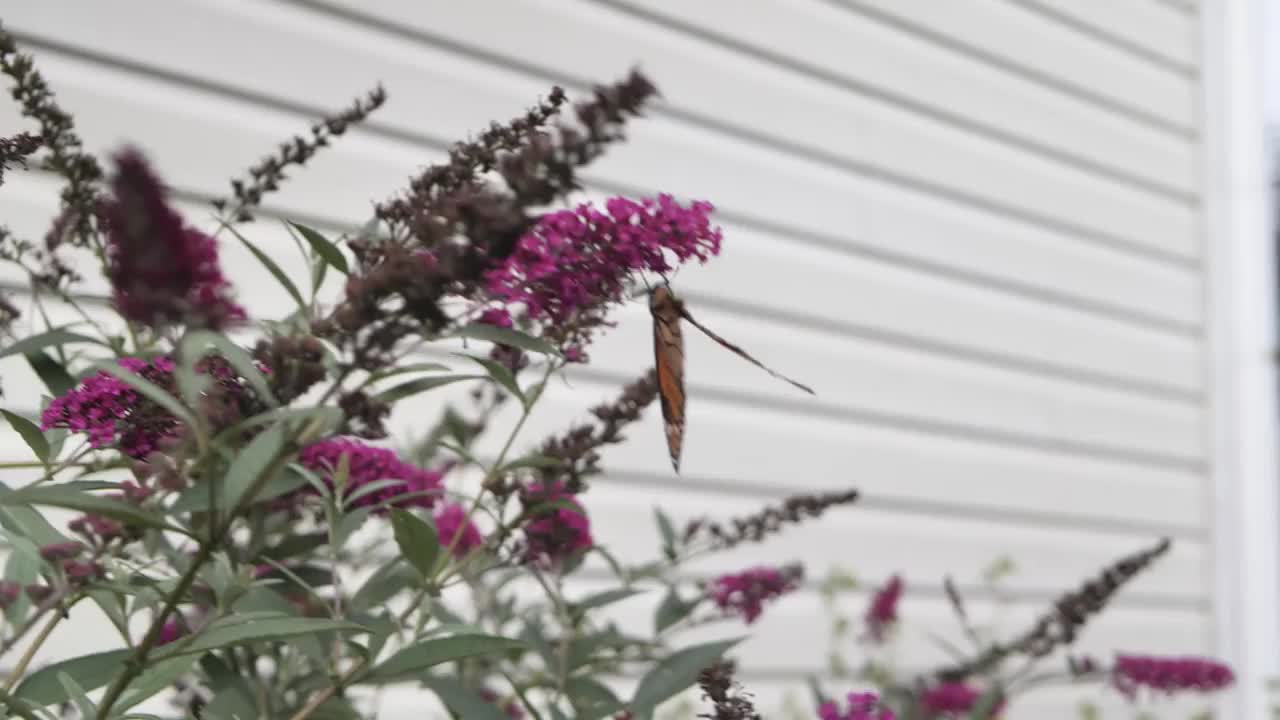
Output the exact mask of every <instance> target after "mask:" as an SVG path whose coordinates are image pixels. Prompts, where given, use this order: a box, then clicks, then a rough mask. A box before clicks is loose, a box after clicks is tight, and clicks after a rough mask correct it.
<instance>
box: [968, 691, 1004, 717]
mask: <svg viewBox="0 0 1280 720" xmlns="http://www.w3.org/2000/svg"><path fill="white" fill-rule="evenodd" d="M1002 699H1004V690H1003V688H1001V687H1000V685H999V683H995V684H992V686H991V687H989V688H987V690H986V692H984V693H982V696H981V697H979V698H978V702H976V703H974V705H973V710H971V711H970V712H969V720H990V718H991V716H992V714H993V711H994V710H995V709H996V706H997V705H999V704H1000V701H1001V700H1002Z"/></svg>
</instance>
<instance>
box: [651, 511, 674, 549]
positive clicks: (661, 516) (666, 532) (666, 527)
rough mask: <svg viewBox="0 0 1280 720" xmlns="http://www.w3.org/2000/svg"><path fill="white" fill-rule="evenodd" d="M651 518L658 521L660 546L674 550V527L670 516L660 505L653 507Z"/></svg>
mask: <svg viewBox="0 0 1280 720" xmlns="http://www.w3.org/2000/svg"><path fill="white" fill-rule="evenodd" d="M653 519H654V521H656V522H657V523H658V533H659V534H660V535H662V547H663V549H664V550H675V547H676V528H675V526H674V525H672V524H671V516H669V515H667V513H666V512H665V511H663V509H662V508H660V507H654V508H653Z"/></svg>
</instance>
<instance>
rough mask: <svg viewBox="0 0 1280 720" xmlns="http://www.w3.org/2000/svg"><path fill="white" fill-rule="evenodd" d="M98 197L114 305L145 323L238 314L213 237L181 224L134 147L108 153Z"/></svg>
mask: <svg viewBox="0 0 1280 720" xmlns="http://www.w3.org/2000/svg"><path fill="white" fill-rule="evenodd" d="M114 160H115V165H116V171H115V174H114V175H113V176H112V178H111V197H110V198H109V199H108V200H106V201H104V203H103V206H102V212H103V216H104V218H105V220H106V235H107V277H108V279H109V280H110V281H111V287H112V289H113V296H112V299H113V301H114V303H115V306H116V309H117V310H119V311H120V314H121V315H123V316H124V317H125V318H127V319H129V320H132V321H134V322H137V323H140V324H142V325H147V326H158V325H164V324H169V323H176V322H182V323H185V324H187V325H191V326H201V327H211V328H221V327H225V326H227V325H231V324H234V323H238V322H242V321H243V320H244V319H245V312H244V308H242V307H240V306H239V305H237V304H236V303H235V302H234V301H233V300H232V299H231V283H230V282H228V281H227V279H226V278H225V277H224V276H223V274H222V270H221V268H220V267H219V265H218V243H217V241H216V240H214V239H213V238H211V237H209V236H208V235H205V234H204V233H202V232H200V231H199V230H196V229H194V228H191V227H188V226H187V225H186V224H185V223H184V222H183V220H182V217H181V216H180V215H179V214H178V213H177V212H176V211H175V210H174V209H173V208H171V207H170V206H169V204H168V199H167V197H166V194H167V193H166V192H165V189H164V187H163V186H162V185H161V183H160V179H159V178H158V177H157V176H156V174H155V173H154V172H153V171H152V169H151V167H150V166H149V165H148V164H147V162H146V160H145V159H144V158H143V157H142V155H141V154H140V153H138V152H137V151H136V150H133V149H127V150H125V151H123V152H121V153H119V154H118V155H116V156H115V158H114Z"/></svg>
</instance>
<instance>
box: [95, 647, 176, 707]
mask: <svg viewBox="0 0 1280 720" xmlns="http://www.w3.org/2000/svg"><path fill="white" fill-rule="evenodd" d="M195 663H196V656H194V655H185V656H183V657H177V658H173V659H170V660H162V661H160V662H158V663H155V664H153V665H151V666H149V667H148V668H147V669H146V670H144V671H142V674H141V675H139V676H138V677H137V679H135V680H134V681H133V682H132V683H130V684H129V689H128V691H126V692H125V694H124V695H123V696H121V698H120V701H119V702H117V703H116V705H115V709H116V710H120V711H124V710H128V709H129V708H131V707H133V706H134V705H137V704H138V703H140V702H142V701H144V700H146V699H148V698H150V697H152V696H154V695H155V694H157V693H160V692H163V691H164V690H167V689H169V688H170V687H172V686H173V683H174V681H175V680H177V679H178V678H180V677H182V676H183V675H186V674H187V673H188V672H191V669H192V666H193V665H195Z"/></svg>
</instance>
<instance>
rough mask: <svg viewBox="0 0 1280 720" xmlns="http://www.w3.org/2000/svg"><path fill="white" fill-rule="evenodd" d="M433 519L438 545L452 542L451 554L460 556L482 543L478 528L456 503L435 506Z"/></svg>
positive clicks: (464, 510)
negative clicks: (438, 540)
mask: <svg viewBox="0 0 1280 720" xmlns="http://www.w3.org/2000/svg"><path fill="white" fill-rule="evenodd" d="M435 521H436V535H437V536H438V537H439V538H440V546H441V547H449V544H450V543H453V554H454V556H456V557H462V556H464V555H466V554H467V553H469V552H471V551H472V550H474V549H475V548H478V547H480V546H481V545H484V536H483V535H481V534H480V529H479V528H477V527H476V524H475V523H473V522H471V521H470V520H468V519H467V511H466V509H465V508H463V507H462V506H461V505H459V504H457V503H444V504H442V505H441V506H440V507H439V508H436V513H435ZM454 538H457V540H456V541H455V540H454Z"/></svg>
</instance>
